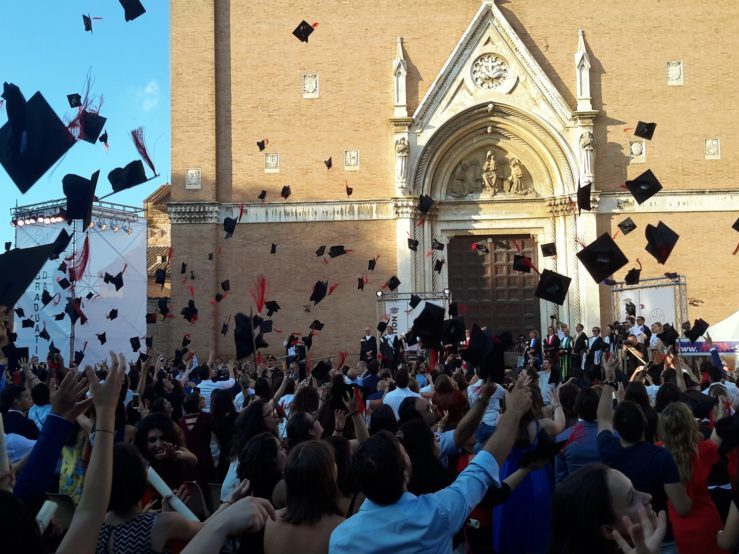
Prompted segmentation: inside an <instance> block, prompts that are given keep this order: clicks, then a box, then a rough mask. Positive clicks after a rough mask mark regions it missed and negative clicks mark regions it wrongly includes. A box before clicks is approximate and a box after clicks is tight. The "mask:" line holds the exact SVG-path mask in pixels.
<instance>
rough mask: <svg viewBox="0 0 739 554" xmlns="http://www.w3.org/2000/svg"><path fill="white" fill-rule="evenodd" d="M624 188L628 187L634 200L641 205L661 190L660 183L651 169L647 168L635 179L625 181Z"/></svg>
mask: <svg viewBox="0 0 739 554" xmlns="http://www.w3.org/2000/svg"><path fill="white" fill-rule="evenodd" d="M626 188H627V189H629V192H630V193H631V195H632V196H633V197H634V200H636V202H637V203H638V204H639V205H641V204H644V202H646V201H647V200H649V199H650V198H651V197H652V196H654V195H655V194H657V193H658V192H659V191H661V190H662V184H661V183H660V182H659V181H658V180H657V177H656V176H655V175H654V173H652V170H651V169H647V170H646V171H645V172H644V173H642V174H641V175H639V176H638V177H636V178H635V179H633V180H631V181H626Z"/></svg>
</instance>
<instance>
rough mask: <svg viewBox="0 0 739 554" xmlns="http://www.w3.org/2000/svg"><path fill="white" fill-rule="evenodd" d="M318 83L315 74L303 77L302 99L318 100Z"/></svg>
mask: <svg viewBox="0 0 739 554" xmlns="http://www.w3.org/2000/svg"><path fill="white" fill-rule="evenodd" d="M319 96H320V82H319V80H318V75H317V74H314V73H313V74H309V75H303V98H318V97H319Z"/></svg>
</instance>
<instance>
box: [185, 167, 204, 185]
mask: <svg viewBox="0 0 739 554" xmlns="http://www.w3.org/2000/svg"><path fill="white" fill-rule="evenodd" d="M200 187H201V173H200V168H199V167H197V168H190V169H187V170H185V190H200Z"/></svg>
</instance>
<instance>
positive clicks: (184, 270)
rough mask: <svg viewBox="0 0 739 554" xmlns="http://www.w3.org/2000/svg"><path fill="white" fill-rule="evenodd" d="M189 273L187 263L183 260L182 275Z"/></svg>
mask: <svg viewBox="0 0 739 554" xmlns="http://www.w3.org/2000/svg"><path fill="white" fill-rule="evenodd" d="M185 273H187V263H185V262H182V265H181V266H180V275H184V274H185Z"/></svg>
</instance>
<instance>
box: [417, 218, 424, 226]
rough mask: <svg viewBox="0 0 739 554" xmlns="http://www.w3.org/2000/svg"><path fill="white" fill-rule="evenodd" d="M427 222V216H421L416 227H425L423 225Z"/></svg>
mask: <svg viewBox="0 0 739 554" xmlns="http://www.w3.org/2000/svg"><path fill="white" fill-rule="evenodd" d="M425 223H426V218H425V217H424V216H421V217H420V218H419V219H418V223H416V227H423V225H424V224H425Z"/></svg>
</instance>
